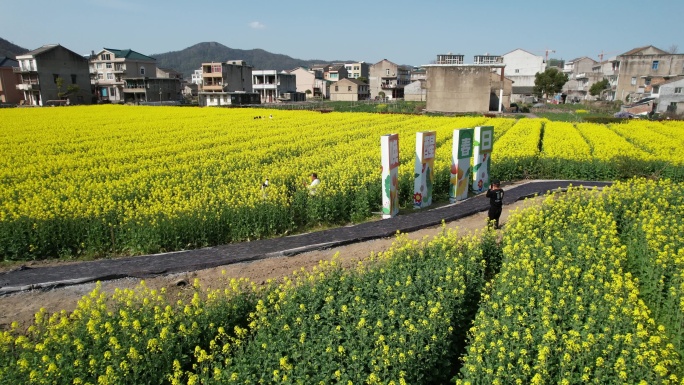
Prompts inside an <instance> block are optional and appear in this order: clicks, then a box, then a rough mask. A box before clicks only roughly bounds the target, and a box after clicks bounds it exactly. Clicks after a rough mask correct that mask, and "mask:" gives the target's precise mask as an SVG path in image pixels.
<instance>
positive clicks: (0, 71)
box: [0, 57, 24, 104]
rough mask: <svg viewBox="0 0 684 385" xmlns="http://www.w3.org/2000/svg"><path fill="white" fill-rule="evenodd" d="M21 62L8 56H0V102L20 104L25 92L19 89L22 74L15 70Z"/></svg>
mask: <svg viewBox="0 0 684 385" xmlns="http://www.w3.org/2000/svg"><path fill="white" fill-rule="evenodd" d="M15 68H19V62H18V61H16V60H14V59H12V58H8V57H0V104H20V103H22V102H23V101H24V93H23V92H21V91H19V90H18V89H17V84H19V83H21V76H20V75H19V73H17V72H15V70H14V69H15Z"/></svg>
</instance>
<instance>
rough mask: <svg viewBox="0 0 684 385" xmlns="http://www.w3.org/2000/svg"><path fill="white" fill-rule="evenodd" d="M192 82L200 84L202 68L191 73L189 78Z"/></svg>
mask: <svg viewBox="0 0 684 385" xmlns="http://www.w3.org/2000/svg"><path fill="white" fill-rule="evenodd" d="M190 82H191V83H192V84H202V69H201V68H200V69H198V70H195V72H193V73H192V78H191V79H190Z"/></svg>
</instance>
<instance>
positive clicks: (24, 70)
mask: <svg viewBox="0 0 684 385" xmlns="http://www.w3.org/2000/svg"><path fill="white" fill-rule="evenodd" d="M12 72H14V73H15V74H28V73H35V72H38V70H37V69H36V68H31V67H28V68H22V67H12Z"/></svg>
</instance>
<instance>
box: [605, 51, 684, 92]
mask: <svg viewBox="0 0 684 385" xmlns="http://www.w3.org/2000/svg"><path fill="white" fill-rule="evenodd" d="M617 60H619V61H620V68H619V69H618V71H617V73H618V82H617V89H616V93H615V97H616V99H619V100H623V101H624V100H625V98H626V97H627V96H628V95H629V94H631V93H635V92H638V91H639V89H640V88H644V85H645V80H646V79H645V77H663V76H675V75H682V74H684V54H676V55H671V54H663V55H630V56H618V58H617ZM655 60H657V61H658V69H657V70H654V69H653V61H655ZM633 77H635V78H636V79H635V80H636V84H634V85H633V84H632V78H633Z"/></svg>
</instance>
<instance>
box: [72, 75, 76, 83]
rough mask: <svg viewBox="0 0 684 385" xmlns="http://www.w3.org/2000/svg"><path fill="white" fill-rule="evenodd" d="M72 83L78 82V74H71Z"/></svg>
mask: <svg viewBox="0 0 684 385" xmlns="http://www.w3.org/2000/svg"><path fill="white" fill-rule="evenodd" d="M71 84H76V75H74V74H72V75H71Z"/></svg>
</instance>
